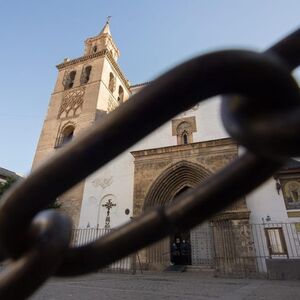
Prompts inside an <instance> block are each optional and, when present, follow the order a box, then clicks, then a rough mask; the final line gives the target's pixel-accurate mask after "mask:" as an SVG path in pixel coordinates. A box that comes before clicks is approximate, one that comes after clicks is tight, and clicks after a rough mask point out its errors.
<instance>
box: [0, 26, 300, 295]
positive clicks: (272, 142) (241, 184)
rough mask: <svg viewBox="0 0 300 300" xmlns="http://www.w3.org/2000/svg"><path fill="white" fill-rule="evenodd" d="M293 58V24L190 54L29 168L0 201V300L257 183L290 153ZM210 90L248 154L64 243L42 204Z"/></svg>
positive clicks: (158, 232)
mask: <svg viewBox="0 0 300 300" xmlns="http://www.w3.org/2000/svg"><path fill="white" fill-rule="evenodd" d="M299 62H300V30H298V31H296V32H294V33H293V34H291V35H289V36H288V37H287V38H285V39H284V40H282V41H281V42H279V43H278V44H276V45H275V46H273V47H272V48H270V49H268V50H267V51H266V52H264V53H255V52H250V51H240V50H228V51H219V52H214V53H209V54H206V55H203V56H199V57H196V58H194V59H192V60H190V61H188V62H186V63H184V64H182V65H179V66H177V67H176V68H174V69H172V70H171V71H169V72H167V73H166V74H164V75H162V76H161V77H159V78H158V79H157V80H155V81H153V82H152V83H151V84H150V85H149V86H148V87H146V88H145V89H143V90H142V91H141V92H140V93H138V94H136V95H134V96H132V97H131V99H130V101H127V102H126V103H124V104H123V105H121V106H120V107H119V108H118V109H116V110H115V111H114V112H112V113H110V114H109V115H108V116H107V117H106V118H105V120H103V122H101V123H98V124H95V125H94V126H93V127H92V128H91V130H90V131H89V132H86V133H85V134H83V135H82V136H80V137H78V138H77V139H76V140H74V141H73V142H72V143H70V144H69V145H67V146H65V147H64V149H62V150H61V151H59V152H58V153H57V155H55V156H54V157H53V158H51V159H50V160H48V161H47V162H46V163H45V164H44V165H43V166H41V167H40V168H38V169H36V170H35V171H34V172H32V174H30V176H29V177H28V178H26V179H25V180H24V181H23V182H21V183H19V184H18V185H17V186H16V187H15V188H13V189H12V190H11V191H9V192H8V193H7V194H6V195H5V196H4V199H2V201H1V202H2V203H1V207H0V253H1V257H2V259H11V263H10V265H9V266H8V268H7V269H6V270H5V272H4V273H2V274H1V278H0V297H1V299H24V298H26V297H27V296H29V295H30V294H31V293H33V291H34V290H35V289H36V288H37V287H38V286H39V285H40V284H41V283H42V282H43V281H45V280H46V279H47V278H48V277H49V276H51V275H56V276H70V275H80V274H86V273H88V272H92V271H95V270H97V269H99V268H103V267H105V266H107V265H108V264H111V263H112V262H114V261H116V260H119V259H121V258H122V257H125V256H127V255H129V254H130V253H133V252H135V251H137V250H139V249H141V248H143V247H145V246H148V245H150V244H152V243H154V242H156V241H158V240H160V239H162V238H163V237H166V236H168V235H170V234H171V233H173V232H174V230H175V228H176V227H180V228H182V229H190V228H192V227H194V226H196V225H197V224H199V223H201V222H203V221H204V220H206V219H207V218H209V217H210V216H212V215H213V214H215V213H217V212H219V211H221V210H222V209H224V208H226V207H227V206H228V205H230V204H232V203H233V202H234V201H236V200H237V199H239V198H240V197H242V196H243V195H245V194H247V193H249V192H250V191H251V190H253V189H254V188H255V187H257V186H258V185H259V184H261V183H262V182H264V181H265V180H266V179H268V178H269V177H270V176H271V175H272V174H273V173H274V172H275V171H276V170H278V169H279V168H280V167H281V166H282V165H283V164H284V162H285V161H286V159H287V158H288V157H291V156H299V155H300V146H299V133H300V111H299V109H300V99H299V88H298V85H297V83H296V82H295V80H294V79H293V77H292V75H291V72H292V70H293V69H294V68H296V67H297V66H298V64H299ZM215 95H223V96H224V97H223V100H222V120H223V123H224V126H225V128H226V129H227V131H228V132H229V134H230V135H231V136H232V137H233V138H234V139H235V140H236V141H237V142H238V143H239V144H241V145H243V146H245V147H246V148H247V149H248V150H247V151H246V152H245V153H244V154H243V155H241V156H240V157H239V158H238V159H236V160H235V161H233V162H232V163H231V164H230V165H228V166H227V167H225V168H224V169H223V170H222V171H221V172H219V173H217V174H215V175H214V176H212V177H210V178H209V179H207V180H206V181H205V182H204V183H203V184H201V185H199V186H198V187H197V188H196V189H195V190H193V191H188V192H186V193H183V194H182V195H180V196H179V197H178V198H177V201H175V202H174V203H173V204H172V205H171V206H168V207H161V208H157V209H153V210H151V211H148V212H146V213H144V214H143V215H141V216H140V217H138V218H137V219H135V220H134V221H132V222H131V223H128V224H126V225H124V226H122V227H121V228H119V229H118V230H116V231H114V232H112V233H111V234H109V235H107V236H105V237H103V238H100V239H98V240H96V241H94V242H92V243H90V244H88V245H85V246H81V247H75V248H72V247H70V246H69V244H70V239H71V227H72V225H71V222H70V220H69V218H68V217H67V216H64V215H62V214H61V213H59V212H53V211H49V210H48V211H47V210H46V211H43V210H44V209H45V208H46V207H47V206H48V205H49V204H50V203H52V202H53V200H54V199H56V197H58V196H59V195H60V194H62V193H63V192H64V191H66V190H67V189H69V188H71V187H72V186H73V185H75V184H76V183H78V182H79V181H81V180H82V179H84V178H85V177H86V176H88V175H89V174H91V173H92V172H94V171H95V170H97V169H98V168H100V167H102V166H103V165H104V164H106V163H107V162H109V161H110V160H112V159H113V158H114V157H116V156H117V155H118V154H120V153H122V152H123V151H125V150H126V149H127V148H129V147H130V146H132V145H133V144H135V143H136V142H137V141H139V140H140V139H141V138H143V137H144V136H145V135H147V134H149V133H150V132H152V131H153V130H155V129H156V128H158V127H159V126H160V125H162V124H163V123H165V122H166V121H168V120H169V119H171V118H172V117H174V116H176V115H177V114H179V113H180V112H183V111H185V110H187V109H189V108H190V107H192V106H194V105H195V104H197V103H198V102H199V101H203V100H205V99H208V98H210V97H212V96H215ZM116 141H118V142H117V143H116ZM41 211H42V212H41Z"/></svg>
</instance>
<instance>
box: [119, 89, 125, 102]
mask: <svg viewBox="0 0 300 300" xmlns="http://www.w3.org/2000/svg"><path fill="white" fill-rule="evenodd" d="M123 100H124V90H123V88H122V87H121V86H119V92H118V101H119V102H120V103H122V102H123Z"/></svg>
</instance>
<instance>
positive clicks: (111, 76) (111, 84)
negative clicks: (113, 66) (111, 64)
mask: <svg viewBox="0 0 300 300" xmlns="http://www.w3.org/2000/svg"><path fill="white" fill-rule="evenodd" d="M108 88H109V90H110V91H111V92H112V93H113V92H114V91H115V89H116V79H115V76H114V74H113V73H109V84H108Z"/></svg>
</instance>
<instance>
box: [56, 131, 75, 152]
mask: <svg viewBox="0 0 300 300" xmlns="http://www.w3.org/2000/svg"><path fill="white" fill-rule="evenodd" d="M74 130H75V126H74V125H68V126H66V127H65V128H63V130H62V131H61V133H60V135H59V137H58V139H57V141H56V143H55V148H60V147H62V146H64V145H65V144H67V143H69V142H70V141H71V140H72V139H73V136H74Z"/></svg>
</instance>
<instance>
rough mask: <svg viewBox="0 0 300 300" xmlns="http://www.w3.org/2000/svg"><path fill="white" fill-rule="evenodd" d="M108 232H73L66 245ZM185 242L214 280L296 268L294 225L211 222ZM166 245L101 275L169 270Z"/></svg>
mask: <svg viewBox="0 0 300 300" xmlns="http://www.w3.org/2000/svg"><path fill="white" fill-rule="evenodd" d="M113 231H114V230H113V229H103V228H87V229H73V238H72V245H73V246H83V245H86V244H88V243H90V242H92V241H94V240H96V239H98V238H100V237H103V236H105V235H107V234H109V233H111V232H113ZM190 236H191V241H190V242H191V264H192V265H193V266H198V267H200V268H203V269H205V267H206V268H210V269H211V268H213V269H214V270H215V274H216V275H219V276H234V277H270V274H271V275H272V274H273V273H274V265H276V264H278V263H279V262H280V263H281V268H284V269H285V270H281V273H282V272H287V274H288V272H290V268H291V266H292V265H295V264H296V265H297V263H298V260H299V263H300V223H270V222H269V223H264V224H249V223H248V222H246V221H244V222H241V221H232V220H231V221H220V222H211V223H206V224H205V226H198V227H196V228H194V229H193V230H191V235H190ZM208 241H209V243H208ZM170 242H171V238H165V239H163V240H162V241H160V242H158V243H156V244H154V245H152V246H150V247H147V248H145V249H143V250H141V251H139V253H136V254H134V255H131V256H128V257H126V258H123V259H121V260H119V261H117V262H115V263H113V264H110V265H109V266H108V267H106V268H104V269H102V270H101V271H116V272H130V273H135V272H136V271H137V270H140V271H142V270H146V269H150V270H164V269H166V268H167V267H168V266H169V265H170V264H171V259H170V255H171V253H170ZM275 269H276V266H275ZM99 271H100V270H99ZM275 271H276V270H275ZM282 276H283V275H281V277H282ZM271 277H272V276H271Z"/></svg>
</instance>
